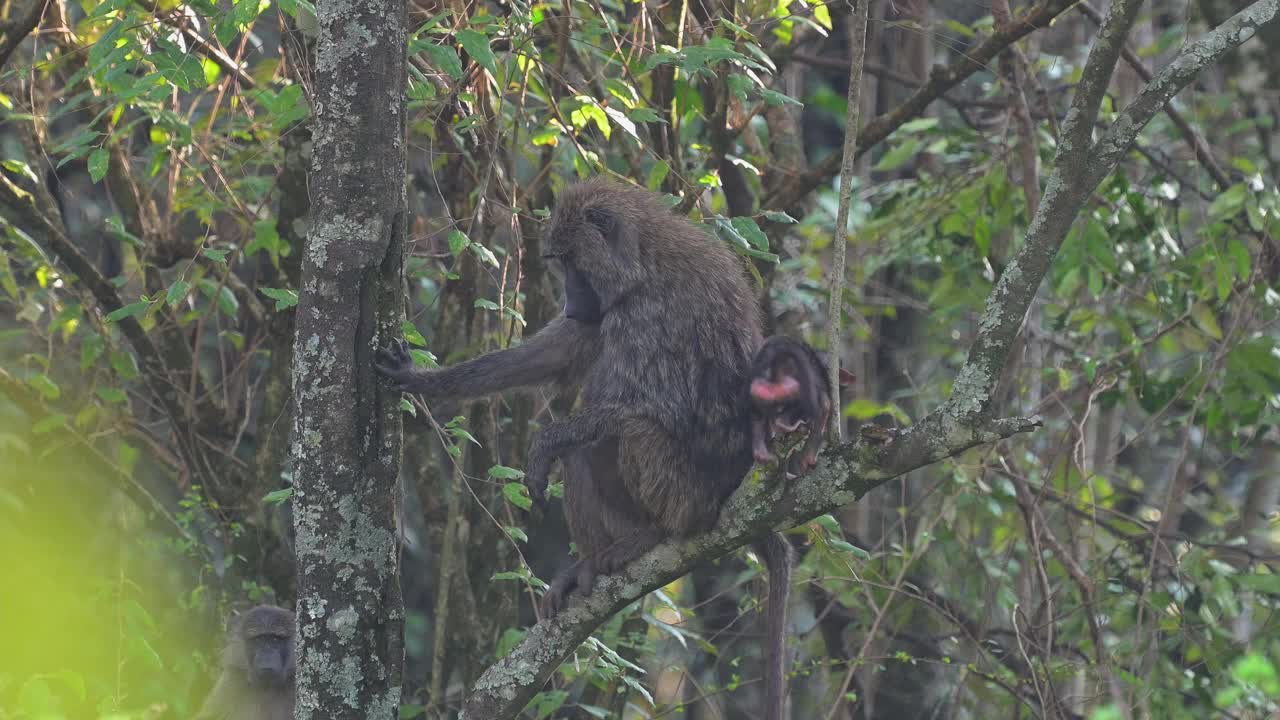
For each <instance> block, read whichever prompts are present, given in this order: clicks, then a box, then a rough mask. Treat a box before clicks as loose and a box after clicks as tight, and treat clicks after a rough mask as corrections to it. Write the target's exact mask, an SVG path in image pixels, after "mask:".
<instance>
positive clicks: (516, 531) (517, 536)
mask: <svg viewBox="0 0 1280 720" xmlns="http://www.w3.org/2000/svg"><path fill="white" fill-rule="evenodd" d="M502 530H503V532H505V533H506V534H507V536H508V537H510V538H511V539H512V540H515V541H516V542H522V543H526V544H527V543H528V542H529V536H528V535H526V534H525V532H524V530H521V529H520V528H518V527H514V526H507V527H504V528H502Z"/></svg>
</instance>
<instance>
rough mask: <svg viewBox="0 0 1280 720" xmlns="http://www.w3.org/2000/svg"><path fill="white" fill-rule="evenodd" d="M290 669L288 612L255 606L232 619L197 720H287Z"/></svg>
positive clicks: (290, 620) (291, 696)
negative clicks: (215, 677) (215, 675)
mask: <svg viewBox="0 0 1280 720" xmlns="http://www.w3.org/2000/svg"><path fill="white" fill-rule="evenodd" d="M295 667H296V666H295V663H294V656H293V613H291V612H289V611H288V610H285V609H284V608H281V607H276V606H274V605H259V606H258V607H255V608H253V609H252V610H249V611H248V612H246V613H244V614H242V615H240V616H238V617H236V618H234V619H233V620H232V621H231V622H230V624H229V627H228V628H227V647H226V650H224V651H223V654H222V674H221V675H220V676H219V677H218V682H217V684H216V685H214V688H213V691H212V692H210V693H209V698H208V699H207V700H205V704H204V707H203V708H201V709H200V714H199V715H197V716H196V718H197V720H288V719H289V718H291V717H292V716H293V700H294V687H293V681H294V672H295Z"/></svg>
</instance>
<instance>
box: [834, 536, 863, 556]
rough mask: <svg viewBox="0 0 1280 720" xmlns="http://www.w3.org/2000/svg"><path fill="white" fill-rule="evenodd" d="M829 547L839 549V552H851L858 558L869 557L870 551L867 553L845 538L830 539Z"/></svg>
mask: <svg viewBox="0 0 1280 720" xmlns="http://www.w3.org/2000/svg"><path fill="white" fill-rule="evenodd" d="M831 547H832V548H834V549H836V550H839V551H840V552H847V553H851V554H853V555H854V556H855V557H857V558H858V559H859V560H870V559H871V553H868V552H867V551H866V550H863V549H862V548H860V547H858V546H857V545H854V544H853V543H850V542H847V541H845V540H832V541H831Z"/></svg>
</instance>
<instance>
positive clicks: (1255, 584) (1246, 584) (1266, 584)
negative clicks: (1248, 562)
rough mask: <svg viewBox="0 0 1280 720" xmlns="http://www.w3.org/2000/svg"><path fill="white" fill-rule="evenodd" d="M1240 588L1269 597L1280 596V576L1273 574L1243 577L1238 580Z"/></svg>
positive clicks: (1256, 574)
mask: <svg viewBox="0 0 1280 720" xmlns="http://www.w3.org/2000/svg"><path fill="white" fill-rule="evenodd" d="M1236 582H1238V583H1239V584H1240V587H1242V588H1244V589H1246V590H1253V591H1254V592H1260V593H1266V594H1267V595H1280V575H1276V574H1273V573H1255V574H1252V575H1241V576H1239V577H1237V578H1236Z"/></svg>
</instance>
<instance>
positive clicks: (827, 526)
mask: <svg viewBox="0 0 1280 720" xmlns="http://www.w3.org/2000/svg"><path fill="white" fill-rule="evenodd" d="M811 522H813V524H815V525H817V526H818V527H820V528H822V529H823V530H826V531H827V532H829V533H834V534H837V535H839V534H840V523H839V522H838V521H837V520H836V519H835V518H834V517H832V516H831V514H830V513H827V514H826V515H822V516H820V517H816V518H814V519H813V520H812V521H811Z"/></svg>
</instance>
